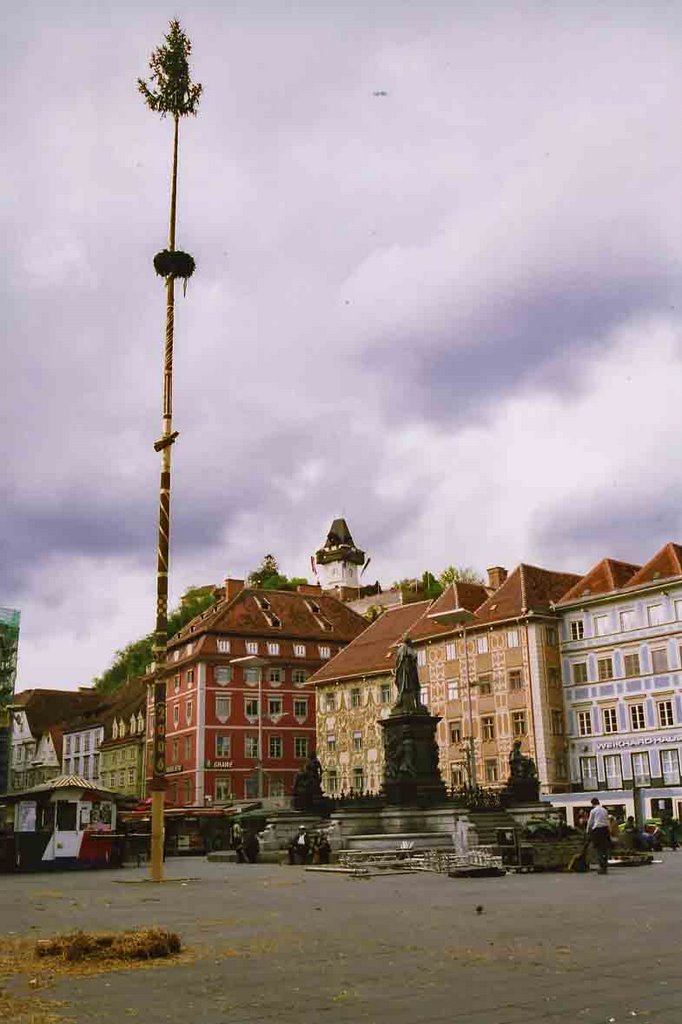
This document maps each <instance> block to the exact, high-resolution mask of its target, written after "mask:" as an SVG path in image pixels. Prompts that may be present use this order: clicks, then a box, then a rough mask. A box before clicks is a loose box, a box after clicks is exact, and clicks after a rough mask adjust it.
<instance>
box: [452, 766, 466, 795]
mask: <svg viewBox="0 0 682 1024" xmlns="http://www.w3.org/2000/svg"><path fill="white" fill-rule="evenodd" d="M450 785H451V786H452V788H453V789H460V788H461V787H462V786H463V785H464V769H463V768H462V766H461V764H451V765H450Z"/></svg>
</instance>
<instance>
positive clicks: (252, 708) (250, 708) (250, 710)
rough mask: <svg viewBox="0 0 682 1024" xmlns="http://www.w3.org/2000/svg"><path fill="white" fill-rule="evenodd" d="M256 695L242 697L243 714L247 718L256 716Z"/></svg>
mask: <svg viewBox="0 0 682 1024" xmlns="http://www.w3.org/2000/svg"><path fill="white" fill-rule="evenodd" d="M258 713H259V712H258V697H245V698H244V714H245V715H246V717H247V718H258Z"/></svg>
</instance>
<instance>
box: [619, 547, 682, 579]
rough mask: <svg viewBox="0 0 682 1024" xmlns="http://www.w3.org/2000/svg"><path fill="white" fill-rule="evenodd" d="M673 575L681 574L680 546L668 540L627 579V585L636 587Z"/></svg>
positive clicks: (681, 555)
mask: <svg viewBox="0 0 682 1024" xmlns="http://www.w3.org/2000/svg"><path fill="white" fill-rule="evenodd" d="M673 576H682V546H681V545H679V544H674V543H673V542H672V541H670V542H669V543H668V544H664V546H663V547H662V548H661V550H660V551H657V552H656V554H655V555H654V557H653V558H652V559H651V560H650V561H648V562H647V563H646V565H643V566H642V568H641V569H640V570H639V572H637V573H635V575H634V576H633V577H632V579H630V580H628V584H627V585H628V587H636V586H638V585H639V584H641V583H655V582H656V581H657V580H665V579H671V578H672V577H673Z"/></svg>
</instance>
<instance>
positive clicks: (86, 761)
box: [83, 754, 90, 779]
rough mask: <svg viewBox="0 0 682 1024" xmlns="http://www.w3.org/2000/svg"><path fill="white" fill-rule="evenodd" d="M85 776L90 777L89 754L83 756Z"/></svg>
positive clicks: (85, 777)
mask: <svg viewBox="0 0 682 1024" xmlns="http://www.w3.org/2000/svg"><path fill="white" fill-rule="evenodd" d="M83 778H84V779H89V778H90V758H89V756H88V755H87V754H86V756H85V757H84V758H83Z"/></svg>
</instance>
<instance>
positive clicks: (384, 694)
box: [379, 683, 391, 704]
mask: <svg viewBox="0 0 682 1024" xmlns="http://www.w3.org/2000/svg"><path fill="white" fill-rule="evenodd" d="M379 703H380V704H390V703H391V684H390V683H382V684H381V686H380V687H379Z"/></svg>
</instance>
